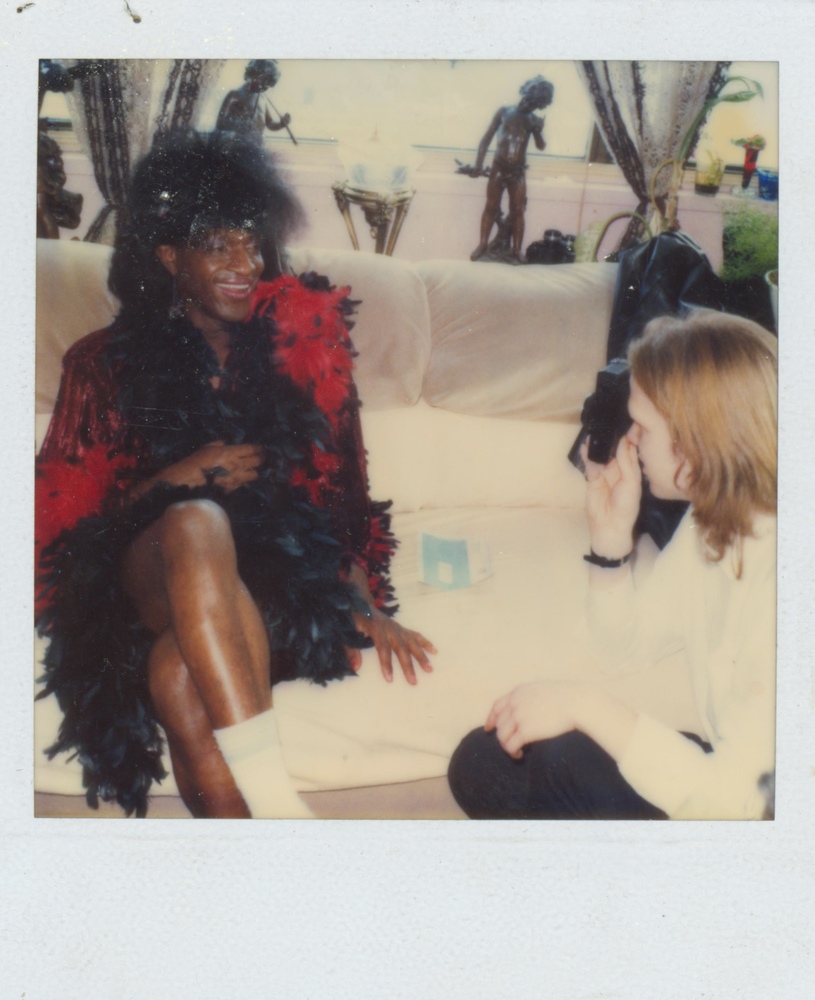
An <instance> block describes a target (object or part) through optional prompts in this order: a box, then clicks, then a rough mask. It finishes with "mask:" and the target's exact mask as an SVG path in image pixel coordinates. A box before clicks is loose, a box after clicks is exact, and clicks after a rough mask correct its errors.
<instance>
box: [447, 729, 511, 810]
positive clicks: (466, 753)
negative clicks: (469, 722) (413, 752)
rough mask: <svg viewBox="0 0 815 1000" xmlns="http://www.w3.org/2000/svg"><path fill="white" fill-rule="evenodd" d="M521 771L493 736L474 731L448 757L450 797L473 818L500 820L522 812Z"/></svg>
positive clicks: (478, 730)
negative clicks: (451, 794) (451, 795)
mask: <svg viewBox="0 0 815 1000" xmlns="http://www.w3.org/2000/svg"><path fill="white" fill-rule="evenodd" d="M523 770H524V768H523V765H522V763H521V762H519V761H516V760H514V759H513V758H512V757H510V756H509V754H507V753H506V751H505V750H504V749H503V748H502V746H501V744H500V743H499V742H498V739H497V737H496V735H495V733H492V732H490V733H488V732H487V731H486V730H485V729H483V728H482V729H475V730H473V731H472V732H471V733H469V735H467V736H465V737H464V739H463V740H462V741H461V743H460V744H459V745H458V747H457V748H456V750H455V751H454V753H453V756H452V757H451V758H450V766H449V768H448V772H447V780H448V782H449V784H450V791H451V792H452V793H453V798H454V799H455V800H456V802H457V803H458V804H459V806H461V808H462V809H463V810H464V812H465V813H467V815H468V816H470V817H472V818H474V819H488V818H501V817H509V816H516V815H521V814H522V813H523V802H521V801H520V799H519V795H520V796H521V798H522V797H523V792H522V788H521V787H520V786H519V784H518V782H519V780H520V781H521V782H522V779H523V775H522V773H521V772H522V771H523Z"/></svg>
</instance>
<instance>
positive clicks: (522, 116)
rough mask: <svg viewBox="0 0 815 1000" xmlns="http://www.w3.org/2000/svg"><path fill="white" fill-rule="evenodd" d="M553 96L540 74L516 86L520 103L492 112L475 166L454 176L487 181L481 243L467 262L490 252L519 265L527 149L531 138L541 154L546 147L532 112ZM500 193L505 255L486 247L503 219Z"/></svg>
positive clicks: (539, 122)
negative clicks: (505, 201)
mask: <svg viewBox="0 0 815 1000" xmlns="http://www.w3.org/2000/svg"><path fill="white" fill-rule="evenodd" d="M554 92H555V88H554V87H553V86H552V84H551V83H549V81H548V80H544V78H543V77H542V76H536V77H534V78H533V79H532V80H527V81H526V83H524V84H523V85H522V86H521V88H520V91H519V93H520V95H521V99H520V101H518V103H517V104H512V105H509V106H508V107H503V108H499V109H498V110H497V111H496V112H495V116H494V117H493V119H492V121H491V122H490V127H489V128H488V129H487V131H486V133H485V134H484V138H483V139H482V140H481V143H480V144H479V146H478V154H477V156H476V161H475V164H474V165H473V166H469V165H461V166H459V169H458V171H457V172H458V173H461V174H467V175H468V176H470V177H483V176H487V177H488V178H489V180H488V181H487V203H486V205H485V207H484V212H483V214H482V216H481V239H480V242H479V244H478V246H477V247H476V248H475V250H473V252H472V253H471V254H470V259H471V260H479V258H481V257H483V256H485V254H486V253H487V251H488V250H490V255H491V256H493V257H494V259H501V260H507V261H509V262H511V263H518V264H520V263H522V262H523V255H522V253H521V247H522V245H523V238H524V212H525V211H526V149H527V146H528V145H529V137H530V136H531V137H532V138H533V140H534V142H535V146H536V147H537V148H538V149H539V150H544V149H545V148H546V143H545V142H544V139H543V125H544V119H543V118H539V117H538V115H536V114H534V111H536V110H542V109H543V108H546V107H548V106H549V105H550V104H551V103H552V98H553V96H554ZM493 137H497V145H496V148H495V154H494V156H493V161H492V167H491V168H490V170H489V171H486V170H484V158H485V156H486V155H487V150H488V149H489V145H490V143H491V142H492V140H493ZM504 190H506V191H507V194H508V195H509V214H508V216H507V220H506V223H507V225H508V227H509V230H510V232H511V236H512V245H511V248H510V249H509V250H508V251H507V250H506V248H505V247H504V246H500V247H495V248H492V246H491V244H490V233H491V232H492V228H493V225H495V224H496V222H497V221H498V220H499V219H500V217H501V198H502V196H503V193H504ZM502 243H503V241H502ZM493 250H494V251H495V253H493Z"/></svg>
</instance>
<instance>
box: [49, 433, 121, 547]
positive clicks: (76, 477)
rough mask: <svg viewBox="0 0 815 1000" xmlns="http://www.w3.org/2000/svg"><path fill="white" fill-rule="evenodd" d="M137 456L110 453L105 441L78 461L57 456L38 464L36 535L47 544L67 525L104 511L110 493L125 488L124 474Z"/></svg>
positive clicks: (89, 450) (70, 525)
mask: <svg viewBox="0 0 815 1000" xmlns="http://www.w3.org/2000/svg"><path fill="white" fill-rule="evenodd" d="M135 464H136V460H135V458H134V457H131V456H126V455H122V454H119V455H116V456H114V457H110V456H109V454H108V448H107V447H106V446H105V445H101V444H97V445H94V446H93V447H92V448H89V449H88V450H87V451H86V452H85V453H84V454H83V456H82V458H78V459H76V460H75V461H68V460H65V459H62V460H60V459H57V460H55V461H52V462H41V463H40V464H39V465H38V467H37V479H36V485H35V489H36V498H37V500H36V503H37V506H36V511H37V519H36V525H35V535H36V539H37V544H38V545H39V546H40V547H45V546H46V545H48V544H49V543H50V542H52V541H53V540H54V539H55V538H56V537H57V535H58V534H59V533H60V532H61V531H62V530H63V529H65V528H73V526H74V525H75V524H76V522H77V521H78V520H79V519H80V518H82V517H87V516H89V515H91V514H101V513H102V510H103V508H104V507H105V506H107V504H106V500H107V499H108V497H109V495H110V494H111V493H114V491H115V489H116V487H119V488H122V484H121V483H120V479H121V474H122V472H124V471H125V469H129V468H133V466H134V465H135Z"/></svg>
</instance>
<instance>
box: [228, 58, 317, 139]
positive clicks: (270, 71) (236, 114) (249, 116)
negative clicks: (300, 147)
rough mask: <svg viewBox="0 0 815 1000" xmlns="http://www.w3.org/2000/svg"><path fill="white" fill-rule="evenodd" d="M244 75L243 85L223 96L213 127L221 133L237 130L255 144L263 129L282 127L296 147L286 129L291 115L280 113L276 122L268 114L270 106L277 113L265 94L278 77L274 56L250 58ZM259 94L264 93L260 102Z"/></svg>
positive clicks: (277, 130) (289, 130)
mask: <svg viewBox="0 0 815 1000" xmlns="http://www.w3.org/2000/svg"><path fill="white" fill-rule="evenodd" d="M243 78H244V80H245V81H246V82H245V83H244V84H243V86H242V87H238V89H237V90H230V92H229V93H228V94H227V95H226V97H225V98H224V102H223V104H222V105H221V110H220V111H219V112H218V121H217V122H216V124H215V128H216V129H219V130H221V131H222V132H239V133H240V134H241V135H245V136H248V137H250V138H253V139H254V140H255V141H256V142H258V143H260V142H262V141H263V130H264V128H267V129H269V131H270V132H279V131H280V130H281V129H283V128H284V129H285V130H286V131H287V132H288V133H289V138H290V139H291V141H292V142H293V143H294V144H295V146H296V145H297V140H296V139H295V138H294V136H293V135H292V131H291V129H290V128H289V122H290V121H291V115H290V114H288V113H287V114H285V115H281V116H280V120H279V121H275V119H274V118H272V116H271V115H270V114H269V108H271V109H272V111H274V113H275V114H276V115H280V112H279V111H278V110H277V108H276V107H275V106H274V105H273V104H272V102H271V100H269V98H268V97H266V96H265V92H266V91H267V90H270V89H271V88H272V87H274V86H275V84H276V83H277V81H278V80H279V79H280V70H279V68H278V65H277V62H276V61H275V60H274V59H250V60H249V62H248V63H247V64H246V70H245V71H244V74H243ZM261 94H263V95H264V101H263V104H261V103H260V96H261ZM266 105H268V107H266Z"/></svg>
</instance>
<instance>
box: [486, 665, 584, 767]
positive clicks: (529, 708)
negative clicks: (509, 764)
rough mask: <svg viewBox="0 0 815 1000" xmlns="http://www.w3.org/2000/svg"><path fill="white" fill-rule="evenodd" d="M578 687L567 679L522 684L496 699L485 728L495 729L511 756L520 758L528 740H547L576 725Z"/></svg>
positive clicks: (500, 741) (530, 741)
mask: <svg viewBox="0 0 815 1000" xmlns="http://www.w3.org/2000/svg"><path fill="white" fill-rule="evenodd" d="M576 692H577V687H576V685H574V684H570V683H568V682H561V683H559V682H556V681H535V682H534V683H532V684H522V685H521V686H520V687H516V688H515V689H514V690H513V691H510V692H509V694H506V695H504V697H503V698H499V699H498V701H496V702H495V704H494V705H493V706H492V708H491V709H490V714H489V715H488V716H487V721H486V723H485V724H484V728H485V729H486V730H487V732H491V731H492V730H493V729H494V730H495V734H496V736H497V737H498V742H499V743H500V744H501V746H502V747H503V748H504V750H506V752H507V753H508V754H509V756H510V757H514V758H515V759H516V760H520V758H521V757H523V748H524V747H525V746H526V744H527V743H534V742H535V741H536V740H548V739H552V738H553V737H555V736H560V735H562V734H563V733H568V732H570V731H571V730H572V729H574V728H575V725H576V719H575V701H576Z"/></svg>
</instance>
